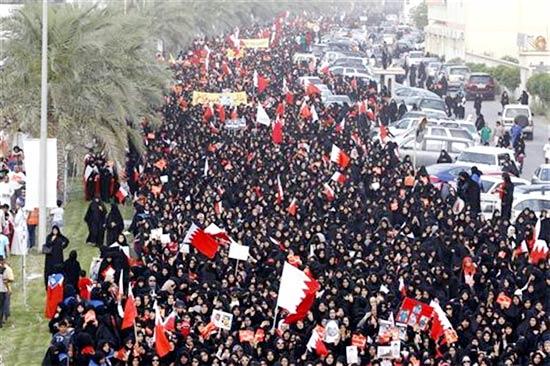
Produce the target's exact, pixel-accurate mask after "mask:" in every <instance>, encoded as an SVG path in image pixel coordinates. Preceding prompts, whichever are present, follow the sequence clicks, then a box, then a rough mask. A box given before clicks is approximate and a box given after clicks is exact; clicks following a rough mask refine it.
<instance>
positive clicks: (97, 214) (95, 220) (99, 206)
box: [84, 197, 107, 247]
mask: <svg viewBox="0 0 550 366" xmlns="http://www.w3.org/2000/svg"><path fill="white" fill-rule="evenodd" d="M106 214H107V212H106V209H105V206H104V205H103V202H101V200H100V199H99V198H98V197H95V198H94V199H93V201H92V202H91V203H90V206H88V211H86V216H85V217H84V221H86V224H87V225H88V238H86V243H90V244H93V245H95V246H97V247H101V246H103V240H104V237H105V216H106Z"/></svg>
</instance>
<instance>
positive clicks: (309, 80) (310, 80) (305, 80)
mask: <svg viewBox="0 0 550 366" xmlns="http://www.w3.org/2000/svg"><path fill="white" fill-rule="evenodd" d="M298 81H299V82H300V84H301V85H304V86H305V85H308V84H314V85H318V84H323V81H322V80H321V79H319V78H318V77H317V76H301V77H300V78H298Z"/></svg>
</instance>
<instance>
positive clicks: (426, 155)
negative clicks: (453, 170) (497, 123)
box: [396, 127, 475, 166]
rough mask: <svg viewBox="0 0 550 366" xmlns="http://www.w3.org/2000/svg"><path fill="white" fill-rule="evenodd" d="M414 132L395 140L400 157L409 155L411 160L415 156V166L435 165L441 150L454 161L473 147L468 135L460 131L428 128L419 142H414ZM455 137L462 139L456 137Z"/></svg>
mask: <svg viewBox="0 0 550 366" xmlns="http://www.w3.org/2000/svg"><path fill="white" fill-rule="evenodd" d="M415 132H416V131H412V133H409V134H406V135H404V137H402V138H398V139H396V142H397V144H398V146H399V155H400V156H401V157H404V156H405V155H409V156H411V159H412V158H413V155H415V154H416V165H417V166H421V165H424V166H428V165H431V164H435V163H436V162H437V159H438V158H439V155H440V154H441V150H446V151H447V152H448V153H449V155H450V156H451V157H452V158H453V159H454V158H455V157H457V156H458V154H460V153H461V152H462V151H463V150H464V149H467V148H468V147H471V146H474V145H475V141H474V140H473V139H472V138H471V137H470V134H469V133H468V132H467V131H465V130H461V129H452V128H441V127H428V128H427V131H426V134H425V135H424V138H423V139H422V141H421V142H417V141H416V133H415ZM457 135H460V136H463V137H456V136H457Z"/></svg>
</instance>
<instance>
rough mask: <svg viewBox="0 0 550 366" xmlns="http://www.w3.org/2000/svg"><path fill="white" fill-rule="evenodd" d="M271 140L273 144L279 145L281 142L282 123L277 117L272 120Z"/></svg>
mask: <svg viewBox="0 0 550 366" xmlns="http://www.w3.org/2000/svg"><path fill="white" fill-rule="evenodd" d="M271 140H272V141H273V143H274V144H277V145H280V144H281V143H282V142H283V123H282V121H281V120H280V119H279V117H277V119H276V120H275V122H273V127H272V130H271Z"/></svg>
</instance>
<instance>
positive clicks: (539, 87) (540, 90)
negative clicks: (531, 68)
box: [527, 73, 550, 104]
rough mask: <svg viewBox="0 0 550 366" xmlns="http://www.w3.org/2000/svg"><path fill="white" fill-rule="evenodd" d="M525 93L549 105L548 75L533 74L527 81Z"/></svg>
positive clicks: (549, 87)
mask: <svg viewBox="0 0 550 366" xmlns="http://www.w3.org/2000/svg"><path fill="white" fill-rule="evenodd" d="M527 91H528V92H529V93H530V94H532V95H536V96H537V97H539V98H540V100H541V101H542V102H544V103H545V104H548V103H550V74H545V73H540V74H535V75H533V76H531V77H530V78H529V80H527Z"/></svg>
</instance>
